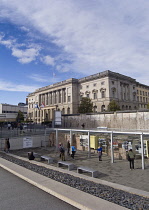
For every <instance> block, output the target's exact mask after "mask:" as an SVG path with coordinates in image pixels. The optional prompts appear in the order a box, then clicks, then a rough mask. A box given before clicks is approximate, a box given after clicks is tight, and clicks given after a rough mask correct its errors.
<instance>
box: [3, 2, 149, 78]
mask: <svg viewBox="0 0 149 210" xmlns="http://www.w3.org/2000/svg"><path fill="white" fill-rule="evenodd" d="M0 3H1V17H3V18H7V19H10V20H11V21H12V22H14V23H18V24H21V23H22V22H23V24H24V26H25V27H26V28H29V27H33V28H34V29H36V30H37V31H39V32H40V33H43V34H44V35H46V37H49V42H50V41H52V42H54V43H55V44H56V45H58V46H59V47H62V48H63V51H62V52H61V53H62V54H63V53H64V55H66V56H67V54H68V55H71V62H70V63H69V64H68V63H67V64H66V65H65V63H62V64H59V65H58V69H59V71H63V70H64V69H67V71H68V69H69V68H70V69H71V71H76V72H82V73H83V74H89V73H88V72H90V74H91V73H96V72H97V71H98V72H99V71H102V70H105V69H110V70H113V71H117V72H119V73H122V74H127V75H129V76H132V77H134V78H137V77H138V80H139V78H140V71H141V73H142V74H144V75H145V77H146V75H147V76H149V73H148V66H149V59H148V56H149V50H148V43H149V36H148V34H149V24H148V22H149V13H148V10H149V2H148V1H146V0H142V1H140V0H131V1H130V0H125V1H119V0H112V1H110V0H107V1H106V2H105V1H103V0H93V1H90V0H82V1H75V0H65V1H64V0H57V1H55V0H44V1H42V2H41V1H40V0H32V1H30V0H26V1H25V2H24V1H23V0H20V1H18V0H9V2H8V1H6V0H0ZM32 5H34V7H33V6H32ZM51 37H52V40H51ZM10 45H11V43H10ZM7 46H9V43H7ZM26 53H27V52H26ZM32 53H33V52H32ZM32 53H31V54H32ZM20 54H21V52H20ZM15 55H16V54H15ZM36 55H38V53H37V51H35V52H34V56H31V57H30V59H29V58H28V57H27V56H26V57H25V60H21V58H20V57H18V60H19V61H20V62H24V63H25V62H30V61H31V60H32V59H33V60H34V59H35V57H36ZM18 56H20V55H18ZM49 56H50V55H49ZM50 59H51V60H50ZM42 61H43V62H44V63H45V64H47V65H54V64H56V60H52V58H51V57H49V59H48V57H47V58H44V59H43V60H42ZM64 65H65V67H64ZM65 71H66V70H65ZM144 79H145V78H144ZM142 80H143V78H142Z"/></svg>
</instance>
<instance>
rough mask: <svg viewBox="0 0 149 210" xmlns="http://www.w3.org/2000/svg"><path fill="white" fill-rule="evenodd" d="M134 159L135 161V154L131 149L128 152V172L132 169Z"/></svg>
mask: <svg viewBox="0 0 149 210" xmlns="http://www.w3.org/2000/svg"><path fill="white" fill-rule="evenodd" d="M134 159H135V154H134V152H133V151H132V149H130V150H129V152H128V161H129V164H130V170H132V169H134Z"/></svg>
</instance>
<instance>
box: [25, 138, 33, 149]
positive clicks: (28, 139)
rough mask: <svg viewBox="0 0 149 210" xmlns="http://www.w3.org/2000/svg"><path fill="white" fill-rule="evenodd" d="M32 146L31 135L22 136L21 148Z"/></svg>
mask: <svg viewBox="0 0 149 210" xmlns="http://www.w3.org/2000/svg"><path fill="white" fill-rule="evenodd" d="M32 146H33V140H32V138H31V137H25V138H23V148H29V147H32Z"/></svg>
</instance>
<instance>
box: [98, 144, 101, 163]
mask: <svg viewBox="0 0 149 210" xmlns="http://www.w3.org/2000/svg"><path fill="white" fill-rule="evenodd" d="M97 152H98V157H99V161H102V147H101V146H99V147H98V149H97Z"/></svg>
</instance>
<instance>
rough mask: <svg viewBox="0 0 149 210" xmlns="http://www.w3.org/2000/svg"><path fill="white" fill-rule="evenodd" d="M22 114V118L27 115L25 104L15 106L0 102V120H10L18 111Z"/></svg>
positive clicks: (12, 119)
mask: <svg viewBox="0 0 149 210" xmlns="http://www.w3.org/2000/svg"><path fill="white" fill-rule="evenodd" d="M19 110H20V111H21V112H22V113H23V114H24V118H25V119H26V116H27V110H28V107H27V106H17V105H11V104H0V121H5V122H12V121H15V120H16V117H17V115H18V111H19Z"/></svg>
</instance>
